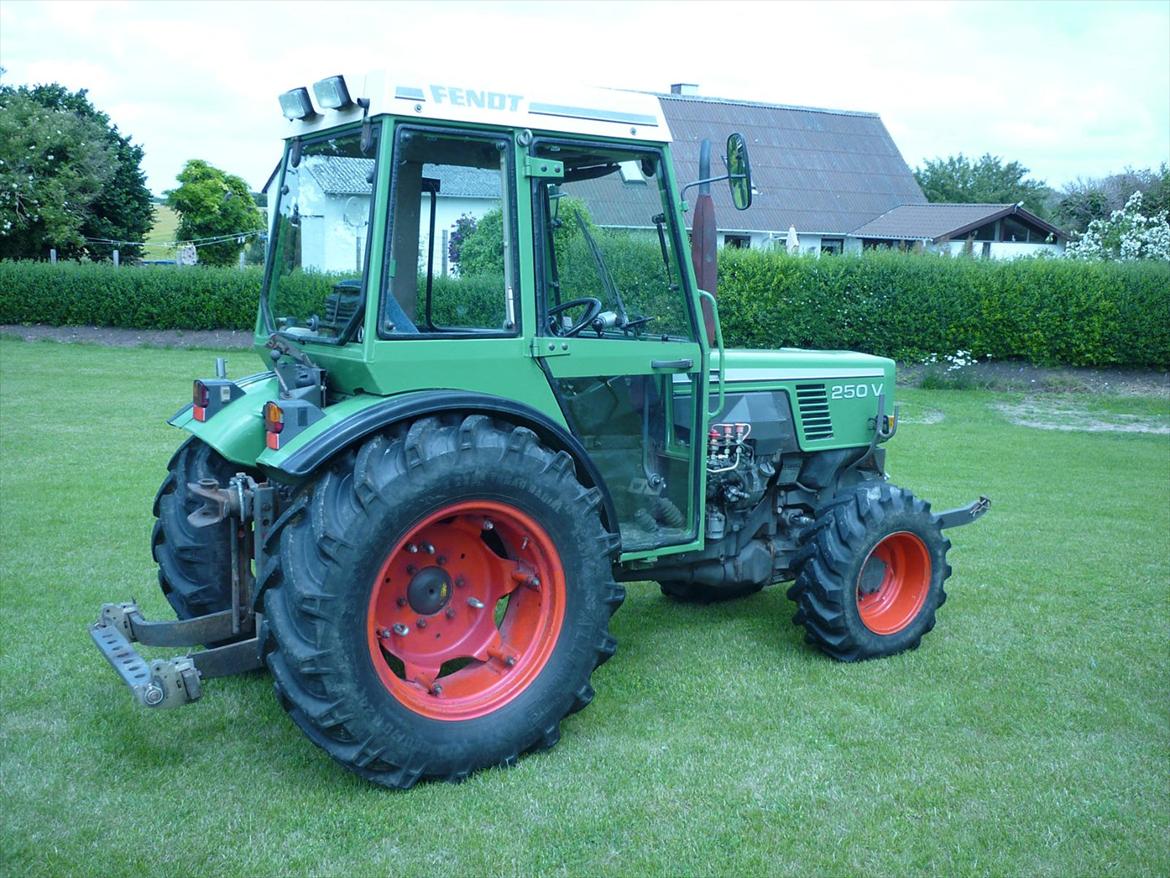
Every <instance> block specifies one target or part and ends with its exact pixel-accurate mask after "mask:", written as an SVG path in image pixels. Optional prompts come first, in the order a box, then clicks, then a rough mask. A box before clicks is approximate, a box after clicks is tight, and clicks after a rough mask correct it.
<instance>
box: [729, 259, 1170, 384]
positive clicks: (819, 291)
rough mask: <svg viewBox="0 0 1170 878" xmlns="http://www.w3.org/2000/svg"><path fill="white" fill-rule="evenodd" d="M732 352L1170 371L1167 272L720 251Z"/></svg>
mask: <svg viewBox="0 0 1170 878" xmlns="http://www.w3.org/2000/svg"><path fill="white" fill-rule="evenodd" d="M719 312H720V315H721V320H722V324H723V332H724V337H725V338H726V339H727V343H728V344H729V345H733V344H734V345H740V346H744V347H780V346H793V347H814V348H838V349H848V350H860V351H867V352H870V353H876V354H882V355H885V356H890V357H894V358H896V359H900V360H913V359H918V358H920V357H923V356H925V355H927V354H932V353H933V354H946V353H953V352H955V351H960V350H963V351H970V352H972V353H973V354H974V355H976V356H978V357H985V356H988V355H990V356H992V357H995V358H997V359H1021V360H1028V361H1030V362H1032V363H1036V364H1038V365H1067V366H1106V365H1123V366H1153V367H1157V368H1163V369H1164V368H1168V367H1170V264H1167V263H1156V262H1139V263H1135V262H1130V263H1084V262H1074V261H1071V260H1068V261H1066V260H1063V259H1019V260H1015V261H1010V262H998V261H992V260H987V261H984V260H976V259H964V258H948V257H941V256H934V255H930V254H926V255H913V254H900V253H866V254H865V255H864V256H835V257H822V258H819V259H818V258H815V257H808V256H788V255H787V254H782V253H762V252H753V251H750V250H748V251H745V250H724V251H723V252H722V253H721V254H720V259H719Z"/></svg>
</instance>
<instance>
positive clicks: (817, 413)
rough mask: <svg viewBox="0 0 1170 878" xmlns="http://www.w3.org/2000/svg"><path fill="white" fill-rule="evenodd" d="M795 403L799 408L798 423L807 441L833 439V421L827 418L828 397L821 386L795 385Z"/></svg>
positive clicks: (823, 386)
mask: <svg viewBox="0 0 1170 878" xmlns="http://www.w3.org/2000/svg"><path fill="white" fill-rule="evenodd" d="M796 403H797V405H798V406H800V423H801V425H802V426H803V427H804V437H805V439H808V440H809V441H814V440H818V439H832V438H833V419H832V418H831V417H830V416H829V395H828V393H826V392H825V385H823V384H797V385H796Z"/></svg>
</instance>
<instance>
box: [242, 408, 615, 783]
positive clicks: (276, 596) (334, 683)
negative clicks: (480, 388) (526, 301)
mask: <svg viewBox="0 0 1170 878" xmlns="http://www.w3.org/2000/svg"><path fill="white" fill-rule="evenodd" d="M306 501H307V502H306V504H305V507H304V512H303V513H302V514H301V515H300V516H299V517H298V518H296V519H294V520H293V521H291V522H290V523H289V525H287V526H286V528H285V530H284V532H283V533H282V538H281V556H280V569H279V571H278V572H277V573H276V575H275V577H274V579H273V580H272V583H273V584H272V586H271V587H270V589H269V591H268V592H267V593H266V595H265V610H266V619H267V622H268V630H269V634H270V638H269V642H268V643H267V644H266V649H267V650H268V665H269V667H270V668H271V670H272V673H273V678H274V681H275V684H276V688H277V692H278V694H279V696H280V698H281V701H282V703H283V704H284V706H285V708H286V709H287V710H288V712H289V714H290V715H291V717H292V718H293V720H294V721H295V722H296V723H297V725H298V726H300V727H301V729H302V730H303V731H304V732H305V733H306V734H307V735H308V736H309V737H310V738H311V739H312V740H313V741H314V743H316V744H317V745H318V746H320V747H321V748H322V749H324V750H325V751H326V752H327V753H328V754H329V755H330V756H332V757H333V758H334V759H336V760H337V761H338V762H340V763H342V764H343V765H345V766H346V767H347V768H349V769H351V770H353V771H355V772H357V773H358V774H360V775H362V776H363V777H366V778H368V779H370V780H372V781H374V782H376V783H380V784H383V785H386V786H391V787H400V788H402V787H409V786H411V785H413V784H414V783H415V782H416V781H418V780H419V779H420V778H428V777H433V778H443V779H447V780H458V779H462V778H464V777H466V776H467V775H468V774H470V773H471V772H472V771H475V770H477V769H480V768H484V767H487V766H491V765H501V764H511V763H512V762H514V761H515V760H516V759H517V758H518V757H519V756H520V755H521V754H522V753H524V752H525V751H528V750H532V749H537V748H544V747H550V746H552V745H553V744H554V743H556V741H557V738H558V736H559V724H560V721H561V719H562V718H564V717H565V716H566V715H567V714H570V713H572V712H574V711H576V710H579V709H580V708H582V707H584V706H585V705H586V704H588V703H589V701H590V700H591V699H592V698H593V690H592V688H591V687H590V684H589V678H590V675H591V674H592V672H593V669H594V668H595V667H596V666H598V665H599V664H601V663H602V662H603V661H605V660H606V659H607V658H608V657H609V656H611V655H612V654H613V652H614V649H615V645H616V644H615V641H614V640H613V638H612V637H610V635H609V632H608V622H609V617H610V615H611V614H612V613H613V611H614V610H615V609H616V608H617V606H618V605H619V604H620V603H621V601H622V598H623V597H624V594H625V592H624V590H623V589H622V588H621V587H620V586H618V585H617V584H616V583H614V582H613V579H612V571H611V567H610V557H611V556H612V554H613V552H614V551H615V550H616V547H617V542H616V538H614V537H613V536H612V535H611V534H609V533H607V532H606V531H605V530H604V528H603V527H602V525H601V520H600V513H599V502H600V496H599V494H598V492H597V491H596V489H588V488H585V487H584V486H582V485H581V484H580V483H579V482H578V480H577V478H576V475H575V472H574V467H573V461H572V459H571V458H570V457H569V456H568V455H566V454H564V453H555V452H553V451H551V450H549V449H548V448H545V447H544V446H542V445H541V444H540V442H539V441H538V440H537V438H536V436H535V434H533V433H532V432H531V431H529V430H527V429H524V428H521V427H513V426H511V425H505V424H500V423H496V422H493V421H491V420H489V419H488V418H486V417H483V416H478V415H472V416H468V417H462V418H458V417H454V418H450V419H442V420H441V419H439V418H426V419H423V420H421V421H418V422H416V423H414V424H413V425H411V427H410V428H409V430H407V431H404V432H400V433H398V434H397V435H393V436H377V437H375V438H373V439H371V440H369V441H367V442H366V443H365V444H363V445H362V446H361V447H360V448H359V449H357V450H356V451H354V452H351V453H348V454H347V455H345V456H343V457H342V458H341V459H339V460H337V461H336V462H335V463H334V464H333V465H332V466H331V467H330V468H329V469H328V470H326V471H325V472H323V473H322V474H321V475H320V476H319V477H317V479H316V480H315V481H314V482H313V484H312V485H310V486H309V487H308V488H307V489H306Z"/></svg>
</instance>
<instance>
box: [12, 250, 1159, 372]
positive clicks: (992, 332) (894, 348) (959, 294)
mask: <svg viewBox="0 0 1170 878" xmlns="http://www.w3.org/2000/svg"><path fill="white" fill-rule="evenodd" d="M599 242H600V244H601V246H602V249H604V250H605V251H606V254H607V259H608V260H610V261H611V263H612V264H611V265H610V270H611V273H612V274H613V277H614V280H615V282H616V283H617V285H618V287H619V289H621V291H622V293H623V295H624V296H625V298H626V304H627V307H629V308H630V310H631V312H638V313H645V314H659V315H660V319H659V320H658V321H656V323H655V324H653V329H654V330H657V331H668V330H669V329H670V328H671V327H669V326H668V325H667V324H669V323H671V320H670V319H669V308H668V303H666V302H660V301H657V299H658V297H659V296H662V295H667V294H666V293H664V291H665V290H666V289H667V288H666V285H665V283H664V282H662V281H658V282H656V283H648V280H649V279H650V278H659V277H660V276H661V275H662V271H663V269H662V262H661V256H660V254H659V251H658V243H657V241H656V240H654V239H652V238H649V237H648V238H647V239H646V240H635V239H626V240H625V241H624V242H622V243H621V246H618V242H616V241H611V240H610V236H609V235H606V234H605V233H604V232H602V233H601V234H600V235H599ZM564 257H565V262H564V265H565V267H569V266H571V265H573V264H577V263H579V264H580V265H582V266H586V267H587V266H588V263H589V260H590V257H589V256H588V253H587V252H585V248H584V245H583V240H574V241H570V242H568V243H567V246H566V252H565V254H564ZM582 272H584V269H582ZM571 273H572V272H570V273H569V274H566V273H563V274H562V282H563V295H564V296H565V298H572V297H573V296H577V295H597V294H598V292H599V291H595V290H593V289H579V288H578V286H575V285H574V282H573V280H572V277H570V274H571ZM582 276H586V275H585V274H584V273H583V274H582ZM719 277H720V281H719V310H720V314H721V316H722V321H723V331H724V337H725V339H726V341H727V344H728V345H729V346H736V347H754V348H776V347H781V346H792V347H809V348H828V349H851V350H860V351H865V352H868V353H875V354H881V355H883V356H890V357H894V358H896V359H900V360H912V361H921V360H922V359H923V358H924V357H927V356H929V355H930V354H940V355H941V354H946V353H950V352H954V351H959V350H961V351H970V352H971V354H972V355H973V356H975V357H978V358H984V357H987V356H989V355H990V356H992V357H994V358H995V359H1021V360H1028V361H1030V362H1033V363H1036V364H1038V365H1066V366H1108V365H1121V366H1137V367H1142V366H1148V367H1156V368H1162V369H1165V368H1170V264H1167V263H1165V262H1157V261H1152V260H1143V261H1131V262H1081V261H1076V260H1066V259H1022V260H1015V261H1012V262H995V261H984V260H974V259H963V258H949V257H942V256H931V255H925V256H913V255H906V254H899V253H866V254H864V255H862V256H834V257H823V258H815V257H808V256H790V255H788V254H786V253H783V252H760V251H752V250H732V249H727V250H723V251H722V252H721V253H720V256H719ZM500 278H501V275H500V274H499V273H489V272H487V271H485V272H484V273H483V275H482V276H471V277H462V278H458V279H456V278H436V279H435V318H436V320H437V322H447V323H449V324H450V325H463V326H468V325H473V326H498V325H500V320H501V319H502V307H503V300H502V292H501V290H502V281H501V279H500ZM260 279H261V272H260V269H259V268H249V269H245V270H242V271H241V270H239V269H234V268H222V269H221V268H209V267H202V266H199V267H192V268H172V267H158V268H125V267H124V268H121V269H115V268H113V267H112V266H110V265H98V264H89V263H84V264H78V263H62V264H58V265H49V264H46V263H36V262H0V323H45V324H51V325H79V324H90V325H99V326H115V327H124V328H128V329H218V328H222V329H249V328H251V327H252V326H253V325H254V323H255V315H256V304H257V299H258V297H259V290H260ZM304 280H305V285H306V286H305V289H304V290H303V291H301V290H297V291H296V292H297V293H298V294H303V295H305V296H307V297H309V298H312V297H314V296H318V297H319V296H320V295H321V293H322V291H327V289H328V287H329V284H328V281H329V280H330V279H329V278H327V277H325V276H321V277H319V278H318V277H310V276H306V277H305V278H304ZM675 280H677V279H675ZM310 282H311V283H310ZM422 286H423V284H421V283H420V289H421V288H422ZM287 292H289V293H292V292H293V291H292V290H289V291H287ZM671 301H672V302H676V301H677V299H674V298H673V296H671Z"/></svg>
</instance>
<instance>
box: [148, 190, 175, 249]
mask: <svg viewBox="0 0 1170 878" xmlns="http://www.w3.org/2000/svg"><path fill="white" fill-rule="evenodd" d="M151 206H152V207H153V208H154V226H152V227H151V229H150V231H149V232H147V234H146V242H147V243H146V246H145V247H143V248H142V258H143V259H174V258H175V248H174V247H167V246H164V244H169V243H170V242H171V241H174V240H175V235H176V234H177V232H178V228H179V215H178V214H177V213H175V212H174V211H173V210H171V209H170V208H169V207H167V206H166V205H165V204H154V205H151Z"/></svg>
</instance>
